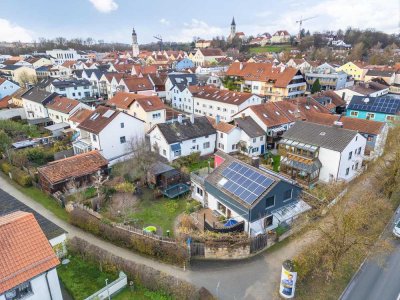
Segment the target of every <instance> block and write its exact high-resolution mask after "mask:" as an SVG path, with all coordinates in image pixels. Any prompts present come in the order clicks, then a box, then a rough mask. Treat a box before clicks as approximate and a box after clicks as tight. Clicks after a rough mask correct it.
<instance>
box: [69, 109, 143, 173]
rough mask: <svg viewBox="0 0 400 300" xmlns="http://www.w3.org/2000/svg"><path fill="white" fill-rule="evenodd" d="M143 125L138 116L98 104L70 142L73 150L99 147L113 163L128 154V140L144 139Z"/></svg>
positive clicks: (96, 148) (75, 151)
mask: <svg viewBox="0 0 400 300" xmlns="http://www.w3.org/2000/svg"><path fill="white" fill-rule="evenodd" d="M144 126H145V123H144V121H142V120H139V119H138V118H135V117H133V116H131V115H128V114H126V113H124V112H121V111H118V110H114V109H111V108H108V107H105V106H99V107H97V108H96V110H94V111H93V112H92V113H91V114H90V115H89V116H88V117H87V118H86V119H85V120H83V121H82V122H81V123H80V124H79V125H78V126H77V130H78V131H79V133H80V136H79V137H78V138H77V139H76V140H75V142H73V147H74V153H75V154H78V153H84V152H88V151H91V150H99V151H100V152H101V154H102V155H103V156H104V157H105V158H106V159H107V160H108V161H109V162H110V164H111V165H112V164H114V163H116V162H118V161H121V160H124V159H126V158H128V157H129V154H131V152H132V150H131V147H130V141H132V140H133V139H136V140H141V139H143V138H144V133H145V131H144Z"/></svg>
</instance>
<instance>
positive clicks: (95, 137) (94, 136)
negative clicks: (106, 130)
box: [92, 133, 97, 142]
mask: <svg viewBox="0 0 400 300" xmlns="http://www.w3.org/2000/svg"><path fill="white" fill-rule="evenodd" d="M92 138H93V141H95V142H96V141H97V135H95V134H94V133H93V134H92Z"/></svg>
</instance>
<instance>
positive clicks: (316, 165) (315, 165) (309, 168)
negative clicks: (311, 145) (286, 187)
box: [281, 157, 322, 174]
mask: <svg viewBox="0 0 400 300" xmlns="http://www.w3.org/2000/svg"><path fill="white" fill-rule="evenodd" d="M281 164H284V165H286V166H289V167H292V168H295V169H298V170H301V171H304V172H306V173H308V174H311V173H314V172H315V171H317V170H319V169H321V167H322V164H321V162H320V160H319V159H318V158H317V159H315V160H314V161H313V162H312V163H311V164H307V163H305V162H301V161H298V160H295V159H290V158H288V157H283V158H282V159H281Z"/></svg>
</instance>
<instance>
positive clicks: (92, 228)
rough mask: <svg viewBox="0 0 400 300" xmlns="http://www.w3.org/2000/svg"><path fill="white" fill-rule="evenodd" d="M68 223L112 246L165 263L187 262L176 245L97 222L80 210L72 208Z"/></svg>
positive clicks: (177, 263)
mask: <svg viewBox="0 0 400 300" xmlns="http://www.w3.org/2000/svg"><path fill="white" fill-rule="evenodd" d="M69 222H70V223H71V224H73V225H75V226H78V227H80V228H82V229H84V230H86V231H89V232H91V233H93V234H95V235H98V236H100V237H102V238H104V239H106V240H108V241H110V242H112V243H114V244H117V245H119V246H122V247H125V248H128V249H131V250H134V251H137V252H140V253H142V254H145V255H149V256H152V257H155V258H157V259H159V260H161V261H164V262H167V263H171V264H176V265H179V266H183V264H184V263H187V261H188V254H187V251H186V249H185V248H184V247H182V246H180V245H178V244H174V243H165V242H162V241H159V240H155V239H152V238H150V237H147V236H142V235H140V234H134V233H131V232H129V231H126V230H124V229H119V228H116V227H114V226H112V225H111V224H109V222H107V221H106V220H105V219H102V220H99V219H97V218H96V217H94V216H92V215H90V214H89V213H88V212H86V211H84V210H82V209H80V208H74V209H73V210H72V211H71V212H70V215H69Z"/></svg>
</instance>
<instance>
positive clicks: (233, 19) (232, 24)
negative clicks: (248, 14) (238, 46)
mask: <svg viewBox="0 0 400 300" xmlns="http://www.w3.org/2000/svg"><path fill="white" fill-rule="evenodd" d="M231 26H236V23H235V17H233V18H232V23H231Z"/></svg>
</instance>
